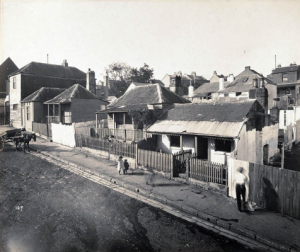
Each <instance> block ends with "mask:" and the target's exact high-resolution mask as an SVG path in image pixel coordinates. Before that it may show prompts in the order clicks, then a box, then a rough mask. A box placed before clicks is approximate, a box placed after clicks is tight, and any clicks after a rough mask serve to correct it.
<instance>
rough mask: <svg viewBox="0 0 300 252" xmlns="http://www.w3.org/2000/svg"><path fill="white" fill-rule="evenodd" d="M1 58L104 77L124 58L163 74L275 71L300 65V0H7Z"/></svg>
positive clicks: (155, 72)
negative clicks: (66, 66) (64, 64)
mask: <svg viewBox="0 0 300 252" xmlns="http://www.w3.org/2000/svg"><path fill="white" fill-rule="evenodd" d="M1 3H2V5H1V63H2V62H3V61H4V60H5V59H6V58H7V57H11V59H12V60H13V61H14V62H15V63H16V64H17V66H18V67H19V68H20V67H23V66H24V65H26V64H28V63H30V62H31V61H37V62H44V63H46V62H47V54H49V63H51V64H61V63H62V61H63V59H67V61H68V63H69V65H70V66H75V67H77V68H79V69H81V70H83V71H87V69H88V68H91V69H92V70H94V71H95V72H96V77H97V78H98V79H99V78H102V77H101V74H103V73H104V68H105V67H106V66H107V65H108V64H110V63H112V62H116V61H122V62H126V63H128V64H129V65H131V66H133V67H140V66H142V65H143V64H144V63H147V64H149V65H150V67H152V68H154V74H155V78H157V79H162V78H163V77H164V75H165V74H167V73H169V74H172V73H174V72H175V71H182V73H190V72H192V71H196V73H197V75H203V76H204V77H205V78H207V79H209V78H210V77H211V76H212V73H213V71H214V70H216V71H217V72H218V73H220V74H225V75H227V74H229V73H233V74H234V75H237V74H239V73H240V72H241V71H243V69H244V67H245V66H251V68H252V69H255V70H256V71H258V72H259V73H263V74H264V75H267V74H269V73H270V72H271V71H272V69H273V68H274V66H275V59H274V58H275V54H276V55H277V64H279V63H281V64H282V65H289V64H290V63H292V62H294V61H296V63H299V64H300V47H299V44H300V15H299V13H300V1H263V2H259V1H230V0H229V1H172V2H171V1H130V2H128V1H109V2H108V1H24V0H23V1H13V0H11V1H7V0H6V1H5V0H2V1H1Z"/></svg>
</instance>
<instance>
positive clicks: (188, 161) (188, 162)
mask: <svg viewBox="0 0 300 252" xmlns="http://www.w3.org/2000/svg"><path fill="white" fill-rule="evenodd" d="M189 170H190V159H189V157H187V158H186V170H185V172H186V175H185V177H186V184H189Z"/></svg>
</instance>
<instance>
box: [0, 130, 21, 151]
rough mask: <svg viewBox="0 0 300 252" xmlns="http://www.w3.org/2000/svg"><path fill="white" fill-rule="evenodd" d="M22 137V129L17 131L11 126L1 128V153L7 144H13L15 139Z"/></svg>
mask: <svg viewBox="0 0 300 252" xmlns="http://www.w3.org/2000/svg"><path fill="white" fill-rule="evenodd" d="M16 136H21V129H16V128H13V127H9V126H0V151H3V150H4V144H5V143H6V142H9V141H10V142H12V141H13V137H16Z"/></svg>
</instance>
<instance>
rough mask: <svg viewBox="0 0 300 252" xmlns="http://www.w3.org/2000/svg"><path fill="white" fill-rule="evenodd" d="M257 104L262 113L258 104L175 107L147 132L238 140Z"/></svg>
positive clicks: (241, 103) (204, 104)
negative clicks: (248, 116) (245, 122)
mask: <svg viewBox="0 0 300 252" xmlns="http://www.w3.org/2000/svg"><path fill="white" fill-rule="evenodd" d="M255 103H256V105H257V111H260V110H261V109H262V107H261V106H260V105H259V104H258V102H257V101H247V102H228V103H216V104H214V103H200V104H195V103H193V104H175V105H173V106H172V107H171V108H170V109H169V110H168V111H166V112H165V113H164V114H163V115H162V116H161V117H160V118H159V120H158V121H156V122H155V123H154V124H153V125H152V126H150V127H149V128H148V129H147V132H149V133H161V134H163V133H166V134H192V135H207V136H216V137H236V136H238V134H239V132H240V129H241V127H242V125H243V124H244V121H245V120H246V119H247V115H248V114H249V112H250V111H254V104H255Z"/></svg>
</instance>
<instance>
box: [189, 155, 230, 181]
mask: <svg viewBox="0 0 300 252" xmlns="http://www.w3.org/2000/svg"><path fill="white" fill-rule="evenodd" d="M189 164H190V165H189V177H190V178H193V179H196V180H199V181H205V182H213V183H217V184H224V185H227V183H228V181H227V171H228V169H227V166H225V165H222V164H218V163H213V162H208V161H205V160H201V159H196V158H192V159H190V163H189Z"/></svg>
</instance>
